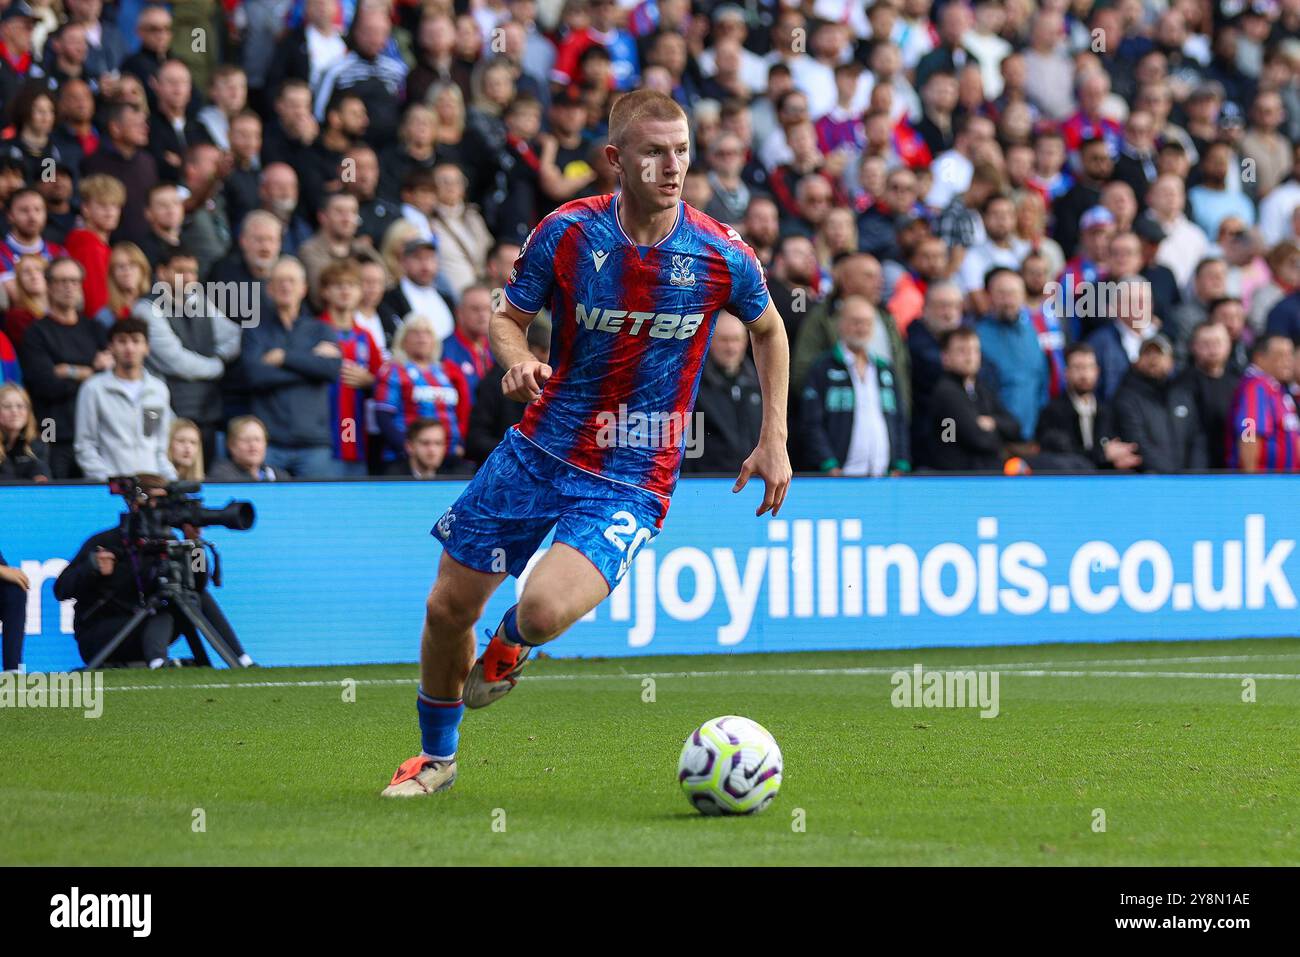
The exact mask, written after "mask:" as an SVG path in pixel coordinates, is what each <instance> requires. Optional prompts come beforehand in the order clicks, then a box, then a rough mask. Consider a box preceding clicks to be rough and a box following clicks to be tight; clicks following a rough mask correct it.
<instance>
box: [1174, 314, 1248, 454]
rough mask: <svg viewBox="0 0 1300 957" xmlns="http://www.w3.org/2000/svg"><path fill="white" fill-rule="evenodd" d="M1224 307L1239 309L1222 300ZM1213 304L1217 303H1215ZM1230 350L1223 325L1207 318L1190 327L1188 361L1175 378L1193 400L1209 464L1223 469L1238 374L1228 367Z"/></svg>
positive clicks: (1230, 343)
mask: <svg viewBox="0 0 1300 957" xmlns="http://www.w3.org/2000/svg"><path fill="white" fill-rule="evenodd" d="M1223 302H1224V308H1225V309H1226V308H1229V307H1230V306H1231V307H1235V308H1237V309H1240V308H1241V303H1240V302H1237V301H1236V300H1224V301H1223ZM1216 305H1218V304H1217V303H1216ZM1231 353H1232V340H1231V339H1230V338H1229V336H1228V330H1227V327H1226V326H1225V325H1224V324H1223V323H1221V322H1214V321H1207V322H1203V323H1201V324H1200V325H1198V326H1197V327H1196V328H1194V329H1193V330H1192V335H1191V358H1192V361H1191V364H1189V365H1188V366H1187V368H1186V369H1184V370H1183V371H1182V373H1181V374H1180V375H1179V377H1178V381H1179V383H1180V384H1181V385H1183V386H1184V387H1185V388H1186V390H1187V391H1188V392H1190V393H1191V395H1192V397H1193V399H1194V400H1195V402H1196V410H1197V414H1198V415H1199V416H1200V427H1201V434H1202V435H1204V436H1205V447H1206V454H1207V456H1208V458H1209V467H1210V468H1212V469H1221V468H1225V467H1226V466H1227V463H1228V444H1227V442H1226V441H1225V439H1226V436H1227V434H1228V416H1229V414H1230V413H1231V412H1232V397H1233V394H1234V393H1235V392H1236V391H1237V383H1238V382H1240V381H1241V375H1240V373H1237V372H1234V371H1233V370H1232V369H1230V368H1229V367H1228V359H1229V356H1230V355H1231Z"/></svg>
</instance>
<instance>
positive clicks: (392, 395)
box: [375, 362, 402, 412]
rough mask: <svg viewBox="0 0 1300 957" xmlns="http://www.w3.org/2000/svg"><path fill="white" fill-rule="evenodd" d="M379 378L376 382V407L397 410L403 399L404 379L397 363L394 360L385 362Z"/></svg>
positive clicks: (389, 410)
mask: <svg viewBox="0 0 1300 957" xmlns="http://www.w3.org/2000/svg"><path fill="white" fill-rule="evenodd" d="M378 380H379V381H377V382H376V383H375V408H376V409H383V410H385V411H387V412H396V411H397V409H398V407H399V405H400V404H401V401H402V381H401V376H400V375H399V374H398V371H397V365H396V364H395V363H393V362H386V363H384V366H383V368H381V369H380V370H379V375H378Z"/></svg>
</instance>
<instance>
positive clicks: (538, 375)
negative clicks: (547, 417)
mask: <svg viewBox="0 0 1300 957" xmlns="http://www.w3.org/2000/svg"><path fill="white" fill-rule="evenodd" d="M550 377H551V367H550V366H548V365H547V364H546V363H545V362H538V361H537V360H536V359H525V360H524V361H523V362H516V363H515V364H514V365H512V366H511V367H510V371H509V372H507V373H506V374H505V378H503V379H502V380H501V392H502V393H503V394H504V395H505V397H506V398H507V399H514V400H515V401H516V402H534V401H536V400H537V399H540V398H541V397H542V386H544V385H546V380H547V379H549V378H550Z"/></svg>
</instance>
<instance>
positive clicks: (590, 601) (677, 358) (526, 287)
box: [383, 90, 791, 797]
mask: <svg viewBox="0 0 1300 957" xmlns="http://www.w3.org/2000/svg"><path fill="white" fill-rule="evenodd" d="M605 151H606V156H607V157H608V159H609V162H610V164H611V165H612V166H613V168H614V169H615V171H616V172H617V173H618V177H619V185H620V191H619V192H617V193H614V194H612V195H608V196H597V197H591V198H587V199H579V200H575V201H573V202H570V203H566V204H565V205H563V206H561V207H560V208H559V209H557V210H555V212H553V213H551V214H550V215H549V216H547V217H546V218H545V219H543V220H542V221H541V222H540V223H539V224H538V225H537V227H536V229H534V230H533V232H532V233H531V234H530V235H529V237H528V239H527V240H525V242H524V245H523V248H522V249H521V250H520V253H519V257H518V259H517V260H516V261H515V265H514V269H513V270H512V272H511V274H510V278H509V282H508V283H507V285H506V287H505V290H504V296H503V297H502V299H501V302H500V305H499V307H498V310H497V311H496V312H495V314H494V315H493V317H492V324H491V328H490V338H491V343H492V351H493V353H494V354H495V356H496V358H497V361H498V362H500V363H501V365H502V366H503V367H504V368H505V369H507V370H508V371H507V373H506V375H505V378H504V380H503V381H502V384H501V388H502V391H503V392H504V393H505V394H506V395H507V396H509V397H510V398H512V399H516V400H518V401H521V402H526V403H528V407H527V410H526V412H525V414H524V417H523V419H522V421H521V422H520V423H519V425H518V426H516V427H514V428H512V429H510V431H509V432H507V434H506V436H505V437H504V438H503V439H502V441H501V443H500V444H499V445H498V446H497V447H496V449H495V450H493V452H492V454H491V455H490V456H488V458H487V460H486V461H485V462H484V463H483V467H482V468H480V469H479V471H478V473H477V474H476V475H475V476H474V478H473V480H472V481H471V482H470V483H469V485H468V486H467V487H466V488H465V490H464V492H463V493H462V494H461V495H460V497H459V498H457V500H456V501H455V502H454V503H453V504H452V506H451V508H449V509H448V510H447V511H446V512H445V513H444V514H443V515H442V517H441V518H439V519H438V522H437V524H436V525H435V527H434V529H433V535H434V536H435V537H437V539H438V540H439V541H440V542H442V545H443V554H442V559H441V562H440V564H439V567H438V574H437V579H436V581H435V582H434V585H433V589H432V591H431V592H430V594H429V599H428V603H427V606H426V616H425V622H424V633H423V636H422V640H421V646H420V688H419V692H418V695H417V701H416V707H417V710H418V715H419V725H420V739H421V744H420V753H419V754H417V755H416V756H415V757H412V758H410V759H408V760H407V761H405V762H403V763H402V765H401V766H400V767H399V768H398V769H397V773H396V774H395V775H394V776H393V779H392V782H391V783H390V784H389V785H388V787H387V788H385V789H384V792H383V793H384V795H386V796H394V797H408V796H420V795H425V794H432V793H435V792H437V791H443V790H446V789H447V788H449V787H451V785H452V784H453V783H454V782H455V780H456V748H457V743H458V740H459V734H460V723H461V720H462V718H463V717H464V714H465V709H466V708H482V707H486V706H487V705H489V704H492V703H493V702H494V701H496V700H497V699H499V698H501V697H502V696H503V695H505V694H507V693H508V692H509V691H510V690H511V689H512V688H513V687H514V686H515V683H516V681H517V680H518V678H519V675H520V672H521V670H522V669H523V667H524V664H525V662H526V661H527V660H528V656H529V654H530V653H531V651H532V649H533V648H536V647H538V646H539V645H542V644H545V643H546V642H548V641H551V640H552V639H553V638H555V637H556V636H558V635H560V634H561V633H563V632H564V631H565V630H566V629H567V628H568V627H569V626H570V625H572V624H573V623H574V622H575V621H577V620H578V619H579V618H581V617H582V616H583V615H585V614H586V613H587V612H589V611H591V609H593V608H595V607H596V606H597V605H598V604H600V602H602V601H603V600H604V599H605V597H606V596H607V595H609V593H610V592H611V591H612V590H613V589H614V587H615V586H616V585H617V584H618V583H619V581H620V580H621V579H622V577H623V575H625V574H626V573H627V570H628V568H629V566H630V565H631V563H632V560H633V558H634V557H635V555H636V553H637V551H638V550H639V549H640V548H642V547H643V546H644V545H645V544H646V543H647V542H650V541H653V540H654V538H655V536H656V535H658V533H659V531H660V529H661V528H662V527H663V522H664V516H665V515H666V514H667V512H668V505H669V502H670V500H671V498H672V494H673V489H674V488H675V487H676V484H677V475H678V471H679V469H680V466H681V459H682V447H683V441H680V440H679V441H674V442H657V443H656V442H650V443H647V442H644V441H613V442H611V441H610V440H609V435H608V429H607V428H606V426H605V425H604V423H605V422H607V421H608V419H609V417H610V416H618V418H619V421H624V420H625V419H626V418H628V417H632V418H637V419H638V420H639V421H645V420H647V419H648V420H649V421H663V420H665V418H667V420H669V421H676V422H687V421H689V419H690V415H691V412H692V410H693V408H694V405H695V396H696V392H697V390H698V387H699V381H700V374H701V371H702V369H703V366H704V360H705V355H706V353H707V351H708V347H709V340H710V339H711V338H712V335H713V327H714V321H715V319H716V318H717V315H718V313H719V311H721V310H723V309H726V310H727V311H729V312H731V313H734V314H735V315H736V316H738V317H739V318H740V319H741V320H742V321H743V322H744V323H745V324H746V325H747V326H748V328H749V334H750V341H751V343H752V345H753V354H754V361H755V364H756V366H757V369H758V373H759V377H760V382H761V386H762V392H763V425H762V430H761V433H760V437H759V440H758V445H757V447H756V448H755V449H754V451H753V453H752V454H751V455H750V456H749V458H748V459H746V460H745V462H744V464H743V465H742V466H741V470H740V475H739V477H738V478H737V480H736V484H735V487H734V489H733V490H734V491H736V492H739V491H740V490H741V489H743V488H744V487H745V484H746V483H747V482H748V481H749V479H750V478H751V477H753V476H757V477H759V478H761V479H762V480H763V483H764V493H763V501H762V504H761V505H760V506H759V507H758V510H757V512H756V514H757V515H763V514H764V513H765V512H769V511H770V512H771V513H772V514H773V515H775V514H777V512H778V511H779V510H780V508H781V503H782V502H783V501H784V499H785V495H786V491H787V489H788V488H789V484H790V477H791V472H790V460H789V457H788V456H787V454H786V414H785V408H786V391H787V388H788V380H789V361H790V356H789V346H788V344H787V342H786V337H785V328H784V325H783V323H782V321H781V317H780V316H779V315H778V313H777V310H776V308H775V306H773V304H772V300H771V298H770V296H769V295H768V291H767V285H766V281H765V279H764V276H763V270H762V267H761V266H760V265H759V262H758V260H757V258H756V257H755V255H754V252H753V250H752V249H750V248H749V246H747V245H746V244H745V243H744V242H743V241H742V240H741V238H740V236H738V235H737V234H736V232H735V230H733V229H731V228H730V227H729V226H726V225H724V224H722V223H719V222H717V221H716V220H714V219H712V218H710V217H709V216H706V215H704V213H702V212H700V211H699V210H697V209H694V208H693V207H691V206H688V205H687V204H686V203H685V202H683V201H682V185H683V182H684V179H685V176H686V169H687V166H688V165H689V156H690V127H689V124H688V121H687V117H686V114H685V112H683V110H682V108H681V107H680V106H678V105H677V103H676V102H674V101H673V99H672V98H671V97H668V96H665V95H663V94H661V93H657V92H654V91H651V90H638V91H636V92H633V93H628V94H626V95H625V96H623V97H621V98H620V99H619V100H618V101H617V102H615V104H614V106H613V108H612V110H611V111H610V116H609V145H608V146H606V147H605ZM543 307H549V308H550V311H551V316H552V323H553V326H552V334H551V342H552V351H551V356H550V361H549V362H541V361H539V360H538V359H536V358H535V357H534V356H533V355H532V353H531V352H530V351H529V349H528V341H527V337H526V330H527V329H528V325H529V323H531V322H532V320H533V317H534V316H535V315H536V314H537V312H538V311H539V310H540V309H542V308H543ZM638 413H639V414H640V416H638V415H637V414H638ZM552 528H554V530H555V539H554V544H553V545H552V546H551V548H550V549H548V550H547V552H546V554H545V556H543V558H542V559H541V560H540V561H539V562H538V563H537V565H536V567H534V568H533V569H532V571H531V572H530V573H529V576H528V579H527V582H526V583H525V586H524V589H523V592H522V594H521V595H520V598H519V602H518V604H516V605H514V606H513V607H512V608H510V609H509V610H508V611H507V612H506V613H505V616H504V617H503V618H502V620H501V623H500V624H499V625H498V626H497V629H496V632H495V633H494V634H493V635H492V636H491V639H490V641H489V643H488V646H487V648H486V650H485V651H484V652H483V654H482V656H481V657H479V658H478V659H477V660H475V650H476V642H475V637H474V626H475V623H476V622H477V621H478V620H479V618H480V617H481V616H482V614H483V609H484V607H485V605H486V604H487V601H488V599H489V598H490V597H491V596H492V593H493V592H494V591H496V589H497V587H498V586H500V584H501V583H502V581H504V580H505V578H506V576H507V575H514V576H519V575H520V574H522V573H523V571H524V569H525V568H526V567H527V565H528V561H529V559H530V558H531V557H532V556H533V554H534V553H535V552H536V551H537V548H538V546H539V545H541V543H542V541H543V539H544V538H545V537H546V535H547V533H549V532H550V531H551V529H552Z"/></svg>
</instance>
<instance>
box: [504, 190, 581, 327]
mask: <svg viewBox="0 0 1300 957" xmlns="http://www.w3.org/2000/svg"><path fill="white" fill-rule="evenodd" d="M568 225H569V220H567V219H564V218H562V217H559V216H556V215H554V214H552V215H550V216H547V217H546V218H545V219H543V220H542V221H541V222H540V223H538V224H537V226H536V228H535V229H534V230H533V231H532V232H531V233H529V234H528V238H527V239H525V240H524V245H523V247H522V248H521V249H520V250H519V256H518V257H517V258H516V259H515V264H514V268H513V269H511V270H510V280H509V281H508V282H507V283H506V288H505V296H506V298H507V299H508V300H510V304H511V305H513V306H514V307H515V308H516V309H518V310H520V311H521V312H527V313H530V314H531V313H535V312H537V311H539V310H540V309H541V308H542V307H543V306H545V305H546V304H547V302H548V301H549V300H550V298H551V289H552V288H553V287H554V285H555V250H556V248H557V247H558V246H559V245H560V237H561V236H563V235H564V231H565V229H566V228H567V227H568Z"/></svg>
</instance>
